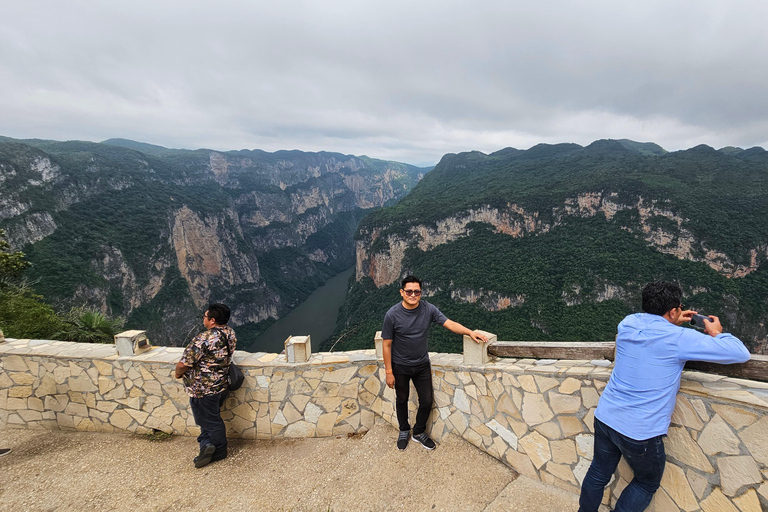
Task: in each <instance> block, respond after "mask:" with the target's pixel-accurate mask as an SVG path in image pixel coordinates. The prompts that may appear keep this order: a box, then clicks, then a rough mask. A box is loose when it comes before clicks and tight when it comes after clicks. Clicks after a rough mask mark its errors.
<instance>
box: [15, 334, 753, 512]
mask: <svg viewBox="0 0 768 512" xmlns="http://www.w3.org/2000/svg"><path fill="white" fill-rule="evenodd" d="M180 356H181V349H179V348H162V347H160V348H154V349H152V350H151V351H149V352H146V353H144V354H142V355H138V356H125V357H118V356H117V355H116V353H115V347H114V346H111V345H89V344H76V343H67V342H51V341H41V340H31V341H30V340H8V341H7V342H5V343H0V367H1V368H2V371H0V428H11V427H19V428H45V429H65V430H90V431H102V432H117V431H128V432H136V433H146V432H151V431H152V430H153V429H157V430H162V431H165V432H172V433H174V434H179V435H197V433H198V430H197V427H196V426H195V424H194V421H193V419H192V416H191V414H190V412H189V405H188V399H187V397H186V395H185V393H184V390H183V388H182V386H181V384H180V382H179V381H178V380H176V379H174V378H173V376H172V372H173V368H174V365H175V363H176V362H177V361H178V360H179V358H180ZM431 357H432V364H433V376H434V377H433V382H434V386H435V408H434V410H433V413H432V416H431V418H430V429H431V430H430V431H431V435H432V436H433V437H434V438H435V440H437V441H438V442H439V441H440V440H441V439H443V438H444V437H445V436H448V435H459V436H461V437H463V438H464V439H466V440H467V441H468V442H470V443H472V444H474V445H475V446H477V447H478V448H480V449H482V450H484V451H486V452H487V453H489V454H490V455H492V456H493V457H496V458H497V459H499V460H501V461H503V462H505V463H507V464H509V465H510V466H511V467H513V468H514V469H515V470H517V471H518V472H520V473H522V474H525V475H528V476H530V477H532V478H536V479H539V480H542V481H544V482H546V483H548V484H551V485H556V486H558V487H561V488H564V489H567V490H570V491H573V492H578V489H579V485H580V482H581V480H582V479H583V477H584V474H585V473H586V470H587V468H588V467H589V463H590V458H591V456H592V439H593V435H592V428H593V427H592V420H593V417H594V410H595V407H596V406H597V401H598V398H599V396H600V393H601V391H602V389H603V388H604V387H605V384H606V383H607V381H608V377H609V376H610V372H611V367H610V364H609V363H608V362H606V361H593V362H590V361H554V360H549V361H547V360H538V361H535V360H514V359H499V360H496V361H490V362H488V363H486V364H481V365H480V364H478V365H465V364H464V363H463V358H462V356H461V355H458V354H432V355H431ZM236 361H237V363H238V364H239V365H240V366H241V367H242V368H243V370H244V372H245V374H246V381H245V383H244V385H243V387H242V388H241V389H239V390H238V391H236V392H235V393H233V395H232V396H231V397H230V398H228V399H227V403H226V404H225V407H224V409H223V413H222V416H223V417H224V419H225V421H226V423H227V426H228V429H229V431H230V435H231V436H239V437H245V438H260V439H272V438H279V437H321V436H332V435H343V434H346V433H356V432H364V431H367V430H368V429H369V428H370V427H371V426H372V425H373V422H374V420H375V418H376V416H381V417H383V418H384V419H385V420H387V421H389V422H390V423H392V424H393V425H396V424H397V422H396V420H395V418H394V407H393V403H394V396H393V392H392V390H390V389H389V388H387V387H386V386H385V385H384V371H383V365H382V363H381V361H380V360H379V359H377V357H376V354H375V351H373V350H365V351H356V352H342V353H322V354H313V355H312V357H311V359H310V361H309V362H307V363H286V362H285V359H284V356H278V355H277V354H265V353H256V354H249V353H246V352H239V351H238V352H236ZM411 410H412V412H414V414H415V402H412V403H411ZM393 443H394V439H393ZM666 447H667V455H668V460H667V468H666V471H665V474H664V479H663V481H662V487H661V489H660V490H659V491H658V493H657V495H656V497H655V498H654V501H653V503H652V505H651V508H650V509H649V510H651V511H678V510H685V511H694V510H703V511H704V512H723V511H726V512H727V511H736V512H738V511H741V512H745V511H760V510H766V509H768V384H766V383H759V382H754V381H743V380H738V379H732V378H727V377H722V376H716V375H709V374H702V373H693V372H685V373H684V377H683V382H682V386H681V390H680V394H679V395H678V400H677V407H676V409H675V413H674V415H673V417H672V425H671V427H670V429H669V437H668V438H667V440H666ZM631 478H632V476H631V471H630V470H629V468H628V467H627V466H626V464H625V463H624V462H622V464H621V465H620V467H619V470H618V471H617V474H616V477H615V479H614V481H613V482H612V484H611V486H610V487H609V490H608V491H607V492H606V502H607V501H608V500H610V499H611V498H612V497H613V499H615V495H616V494H617V493H618V492H620V491H621V490H622V489H623V488H624V487H625V486H626V485H627V483H628V482H629V481H630V480H631ZM761 506H762V508H761Z"/></svg>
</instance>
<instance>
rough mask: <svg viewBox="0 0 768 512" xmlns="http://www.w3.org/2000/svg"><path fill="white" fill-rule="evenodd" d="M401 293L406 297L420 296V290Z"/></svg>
mask: <svg viewBox="0 0 768 512" xmlns="http://www.w3.org/2000/svg"><path fill="white" fill-rule="evenodd" d="M403 293H405V294H406V295H408V296H409V297H410V296H411V295H413V296H414V297H418V296H419V295H421V290H403Z"/></svg>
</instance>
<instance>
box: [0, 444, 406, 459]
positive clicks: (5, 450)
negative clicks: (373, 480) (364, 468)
mask: <svg viewBox="0 0 768 512" xmlns="http://www.w3.org/2000/svg"><path fill="white" fill-rule="evenodd" d="M405 444H408V441H407V440H406V441H405ZM9 453H11V449H10V448H0V457H2V456H3V455H8V454H9Z"/></svg>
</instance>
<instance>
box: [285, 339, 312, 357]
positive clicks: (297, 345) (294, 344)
mask: <svg viewBox="0 0 768 512" xmlns="http://www.w3.org/2000/svg"><path fill="white" fill-rule="evenodd" d="M311 356H312V342H311V340H310V339H309V336H289V337H288V339H287V340H285V360H286V361H288V362H289V363H306V362H307V361H309V358H310V357H311Z"/></svg>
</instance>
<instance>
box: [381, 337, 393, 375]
mask: <svg viewBox="0 0 768 512" xmlns="http://www.w3.org/2000/svg"><path fill="white" fill-rule="evenodd" d="M381 356H382V358H383V359H384V370H385V371H386V373H391V372H392V340H384V341H383V342H382V343H381Z"/></svg>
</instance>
